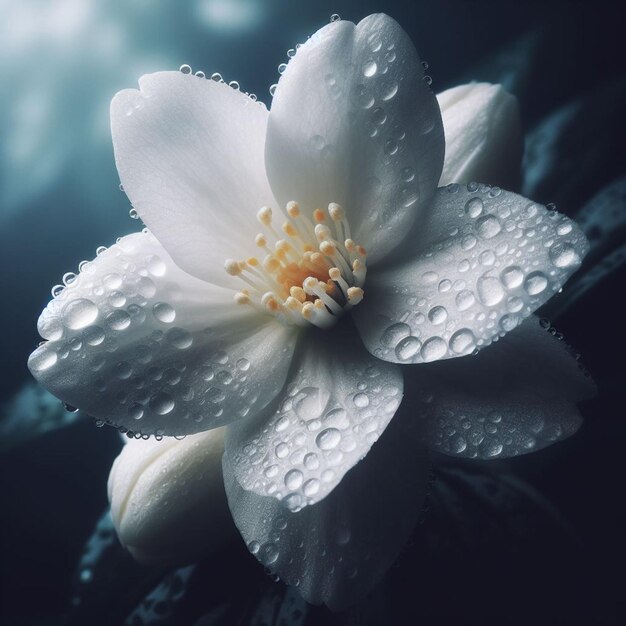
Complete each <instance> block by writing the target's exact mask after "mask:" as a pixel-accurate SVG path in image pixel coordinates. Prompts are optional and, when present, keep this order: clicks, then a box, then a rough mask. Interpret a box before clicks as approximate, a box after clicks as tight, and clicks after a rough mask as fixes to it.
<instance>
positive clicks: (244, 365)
mask: <svg viewBox="0 0 626 626" xmlns="http://www.w3.org/2000/svg"><path fill="white" fill-rule="evenodd" d="M236 365H237V369H238V370H241V371H242V372H247V371H248V370H249V369H250V361H248V359H244V358H241V359H238V361H237V363H236Z"/></svg>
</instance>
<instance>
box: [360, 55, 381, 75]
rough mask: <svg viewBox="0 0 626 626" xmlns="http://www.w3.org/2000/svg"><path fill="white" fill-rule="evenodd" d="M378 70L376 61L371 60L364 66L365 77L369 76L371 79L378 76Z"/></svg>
mask: <svg viewBox="0 0 626 626" xmlns="http://www.w3.org/2000/svg"><path fill="white" fill-rule="evenodd" d="M377 69H378V66H377V65H376V61H374V60H372V59H370V60H369V61H367V62H366V63H365V65H364V66H363V76H367V77H368V78H371V77H372V76H374V74H376V70H377Z"/></svg>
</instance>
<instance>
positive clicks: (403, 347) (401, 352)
mask: <svg viewBox="0 0 626 626" xmlns="http://www.w3.org/2000/svg"><path fill="white" fill-rule="evenodd" d="M421 346H422V344H421V342H420V340H419V339H418V338H417V337H413V336H410V337H405V338H404V339H402V340H401V341H400V342H399V343H398V345H397V346H396V350H395V352H396V357H397V358H398V359H399V360H400V361H408V360H409V359H411V358H413V356H415V354H416V353H417V352H418V350H419V349H420V347H421Z"/></svg>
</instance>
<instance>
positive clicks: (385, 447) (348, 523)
mask: <svg viewBox="0 0 626 626" xmlns="http://www.w3.org/2000/svg"><path fill="white" fill-rule="evenodd" d="M415 425H416V422H415V419H414V416H413V415H412V414H411V413H410V412H409V411H403V410H402V409H401V410H400V411H399V412H398V414H397V415H396V416H395V418H394V419H393V420H392V422H391V424H389V427H388V428H387V429H386V430H385V432H384V433H383V435H382V437H381V438H380V440H379V441H378V442H377V443H376V444H375V445H374V446H373V447H372V450H371V451H370V453H369V454H368V455H367V458H366V459H364V460H363V462H362V463H359V464H358V465H357V466H356V467H354V468H353V469H352V470H351V471H350V472H348V474H346V476H345V477H344V479H343V480H342V481H341V484H340V485H338V486H337V488H336V489H334V490H333V492H332V493H331V494H329V495H328V496H327V497H326V498H325V499H324V500H323V501H322V502H319V503H318V504H315V505H313V506H307V507H305V508H304V509H303V510H301V511H299V512H297V513H291V512H289V511H287V510H285V507H284V506H283V505H282V504H281V503H280V502H279V501H278V500H276V499H275V498H271V497H267V496H259V495H257V494H255V493H254V492H252V491H247V490H245V489H243V488H242V487H241V485H240V484H239V482H238V481H237V478H236V477H235V471H234V468H233V466H232V461H233V459H232V458H231V456H230V455H228V454H225V455H224V457H223V468H224V482H225V485H226V495H227V497H228V504H229V506H230V510H231V512H232V514H233V518H234V520H235V524H236V525H237V527H238V528H239V531H240V532H241V535H242V536H243V539H244V541H245V542H246V544H247V545H248V549H249V550H250V551H251V552H252V554H254V555H255V556H256V558H257V559H258V560H259V561H260V562H261V563H262V564H263V565H265V566H266V567H268V568H269V569H270V570H271V571H272V572H274V573H275V574H277V575H278V576H280V578H282V579H283V580H284V581H285V582H286V583H287V584H288V585H293V586H295V587H297V588H298V590H299V592H300V593H301V594H302V596H303V597H304V599H305V600H306V601H307V602H311V603H313V604H321V603H325V604H326V605H328V606H329V607H330V608H332V609H341V608H343V607H346V606H348V605H350V604H353V603H354V602H357V601H358V600H360V599H361V598H362V597H363V596H364V595H365V594H366V593H367V592H368V591H369V590H370V589H371V588H372V587H373V586H374V585H375V584H376V583H377V582H378V581H379V580H380V579H381V578H382V576H383V574H384V573H385V572H386V571H387V569H389V567H390V566H391V565H392V564H393V563H394V561H395V560H396V558H397V556H398V554H399V553H400V551H401V550H402V548H403V547H404V546H405V544H406V542H407V541H408V539H409V536H410V534H411V531H412V530H413V528H414V526H415V524H416V522H417V519H418V516H419V514H420V511H421V509H422V505H423V502H424V498H425V495H426V491H427V487H428V456H427V454H426V453H425V450H424V449H423V448H421V446H420V445H419V444H416V442H415V434H414V433H413V430H414V429H415Z"/></svg>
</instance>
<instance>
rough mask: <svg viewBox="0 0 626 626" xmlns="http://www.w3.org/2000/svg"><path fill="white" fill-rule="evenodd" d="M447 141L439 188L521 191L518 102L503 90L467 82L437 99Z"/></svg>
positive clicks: (445, 92)
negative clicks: (472, 184)
mask: <svg viewBox="0 0 626 626" xmlns="http://www.w3.org/2000/svg"><path fill="white" fill-rule="evenodd" d="M437 100H438V101H439V106H440V108H441V117H442V119H443V129H444V134H445V139H446V155H445V161H444V165H443V172H442V174H441V180H440V182H439V186H440V187H441V186H444V185H447V184H449V183H468V182H470V181H476V182H480V183H489V184H491V185H497V186H499V187H503V188H504V189H509V190H515V189H517V188H518V187H519V182H520V167H521V161H522V153H523V138H522V131H521V123H520V116H519V110H518V106H517V100H516V98H515V96H513V95H511V94H510V93H508V92H507V91H506V90H505V89H504V88H503V87H502V86H501V85H491V84H489V83H468V84H466V85H460V86H458V87H453V88H452V89H448V90H446V91H444V92H442V93H440V94H438V95H437Z"/></svg>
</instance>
